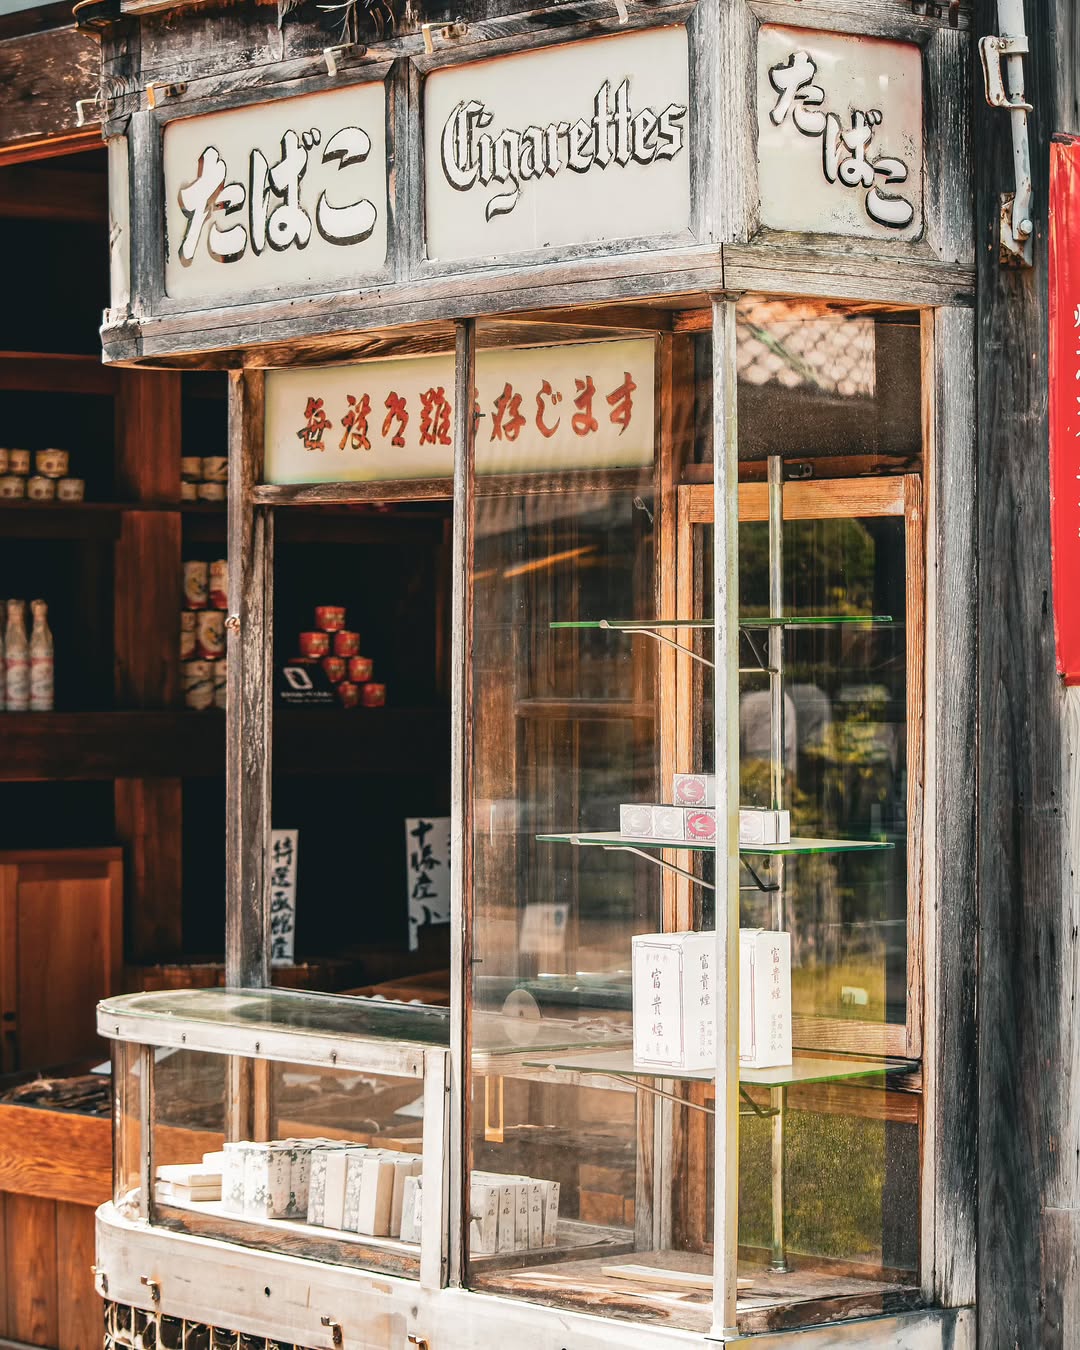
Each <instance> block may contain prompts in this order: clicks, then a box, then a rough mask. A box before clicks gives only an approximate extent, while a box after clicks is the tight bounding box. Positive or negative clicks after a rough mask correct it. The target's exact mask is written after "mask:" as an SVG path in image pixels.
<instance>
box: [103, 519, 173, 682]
mask: <svg viewBox="0 0 1080 1350" xmlns="http://www.w3.org/2000/svg"><path fill="white" fill-rule="evenodd" d="M116 578H117V604H116V616H115V644H116V681H115V683H116V689H115V692H116V702H117V706H118V707H121V708H173V707H176V706H177V704H178V703H179V701H180V700H179V694H180V663H179V660H178V657H177V651H178V643H179V641H180V637H179V633H180V617H179V615H180V610H181V608H182V606H183V599H182V597H183V587H184V578H183V564H182V561H181V552H180V515H179V512H175V511H127V512H125V513H124V516H123V518H122V520H121V523H120V538H119V540H118V542H117V545H116Z"/></svg>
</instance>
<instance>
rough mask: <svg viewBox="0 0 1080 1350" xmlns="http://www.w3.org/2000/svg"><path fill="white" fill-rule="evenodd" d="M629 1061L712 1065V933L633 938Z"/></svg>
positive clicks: (694, 1066)
mask: <svg viewBox="0 0 1080 1350" xmlns="http://www.w3.org/2000/svg"><path fill="white" fill-rule="evenodd" d="M632 948H633V996H634V1064H635V1066H640V1067H643V1068H651V1067H653V1066H656V1067H657V1068H666V1069H711V1068H714V1067H715V1065H716V1007H715V999H714V995H715V986H714V981H713V968H712V967H713V959H714V956H715V951H716V935H715V934H714V933H644V934H640V935H638V936H637V937H635V938H634V939H633V942H632Z"/></svg>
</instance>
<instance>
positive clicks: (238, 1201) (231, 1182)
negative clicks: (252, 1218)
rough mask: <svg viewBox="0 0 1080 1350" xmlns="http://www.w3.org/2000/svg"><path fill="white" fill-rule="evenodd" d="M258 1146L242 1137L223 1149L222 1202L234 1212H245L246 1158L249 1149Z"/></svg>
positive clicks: (224, 1207) (227, 1208)
mask: <svg viewBox="0 0 1080 1350" xmlns="http://www.w3.org/2000/svg"><path fill="white" fill-rule="evenodd" d="M257 1147H258V1145H256V1144H252V1143H249V1142H248V1141H247V1140H243V1139H241V1140H236V1141H233V1142H230V1143H227V1144H226V1145H225V1147H224V1149H223V1152H224V1154H225V1162H224V1167H223V1169H222V1179H221V1204H222V1208H223V1209H226V1210H228V1211H229V1212H230V1213H232V1214H243V1212H244V1174H245V1159H246V1157H247V1153H248V1150H249V1149H254V1148H257Z"/></svg>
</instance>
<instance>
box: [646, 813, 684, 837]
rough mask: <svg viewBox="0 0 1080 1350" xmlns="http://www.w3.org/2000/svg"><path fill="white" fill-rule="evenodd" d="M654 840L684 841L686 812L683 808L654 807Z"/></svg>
mask: <svg viewBox="0 0 1080 1350" xmlns="http://www.w3.org/2000/svg"><path fill="white" fill-rule="evenodd" d="M652 832H653V838H654V839H684V838H685V837H686V811H685V809H684V808H683V807H681V806H654V807H653V809H652Z"/></svg>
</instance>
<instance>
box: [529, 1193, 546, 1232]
mask: <svg viewBox="0 0 1080 1350" xmlns="http://www.w3.org/2000/svg"><path fill="white" fill-rule="evenodd" d="M545 1189H546V1184H545V1183H544V1182H543V1181H533V1182H530V1183H529V1246H530V1248H532V1247H542V1246H543V1245H544V1191H545Z"/></svg>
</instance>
